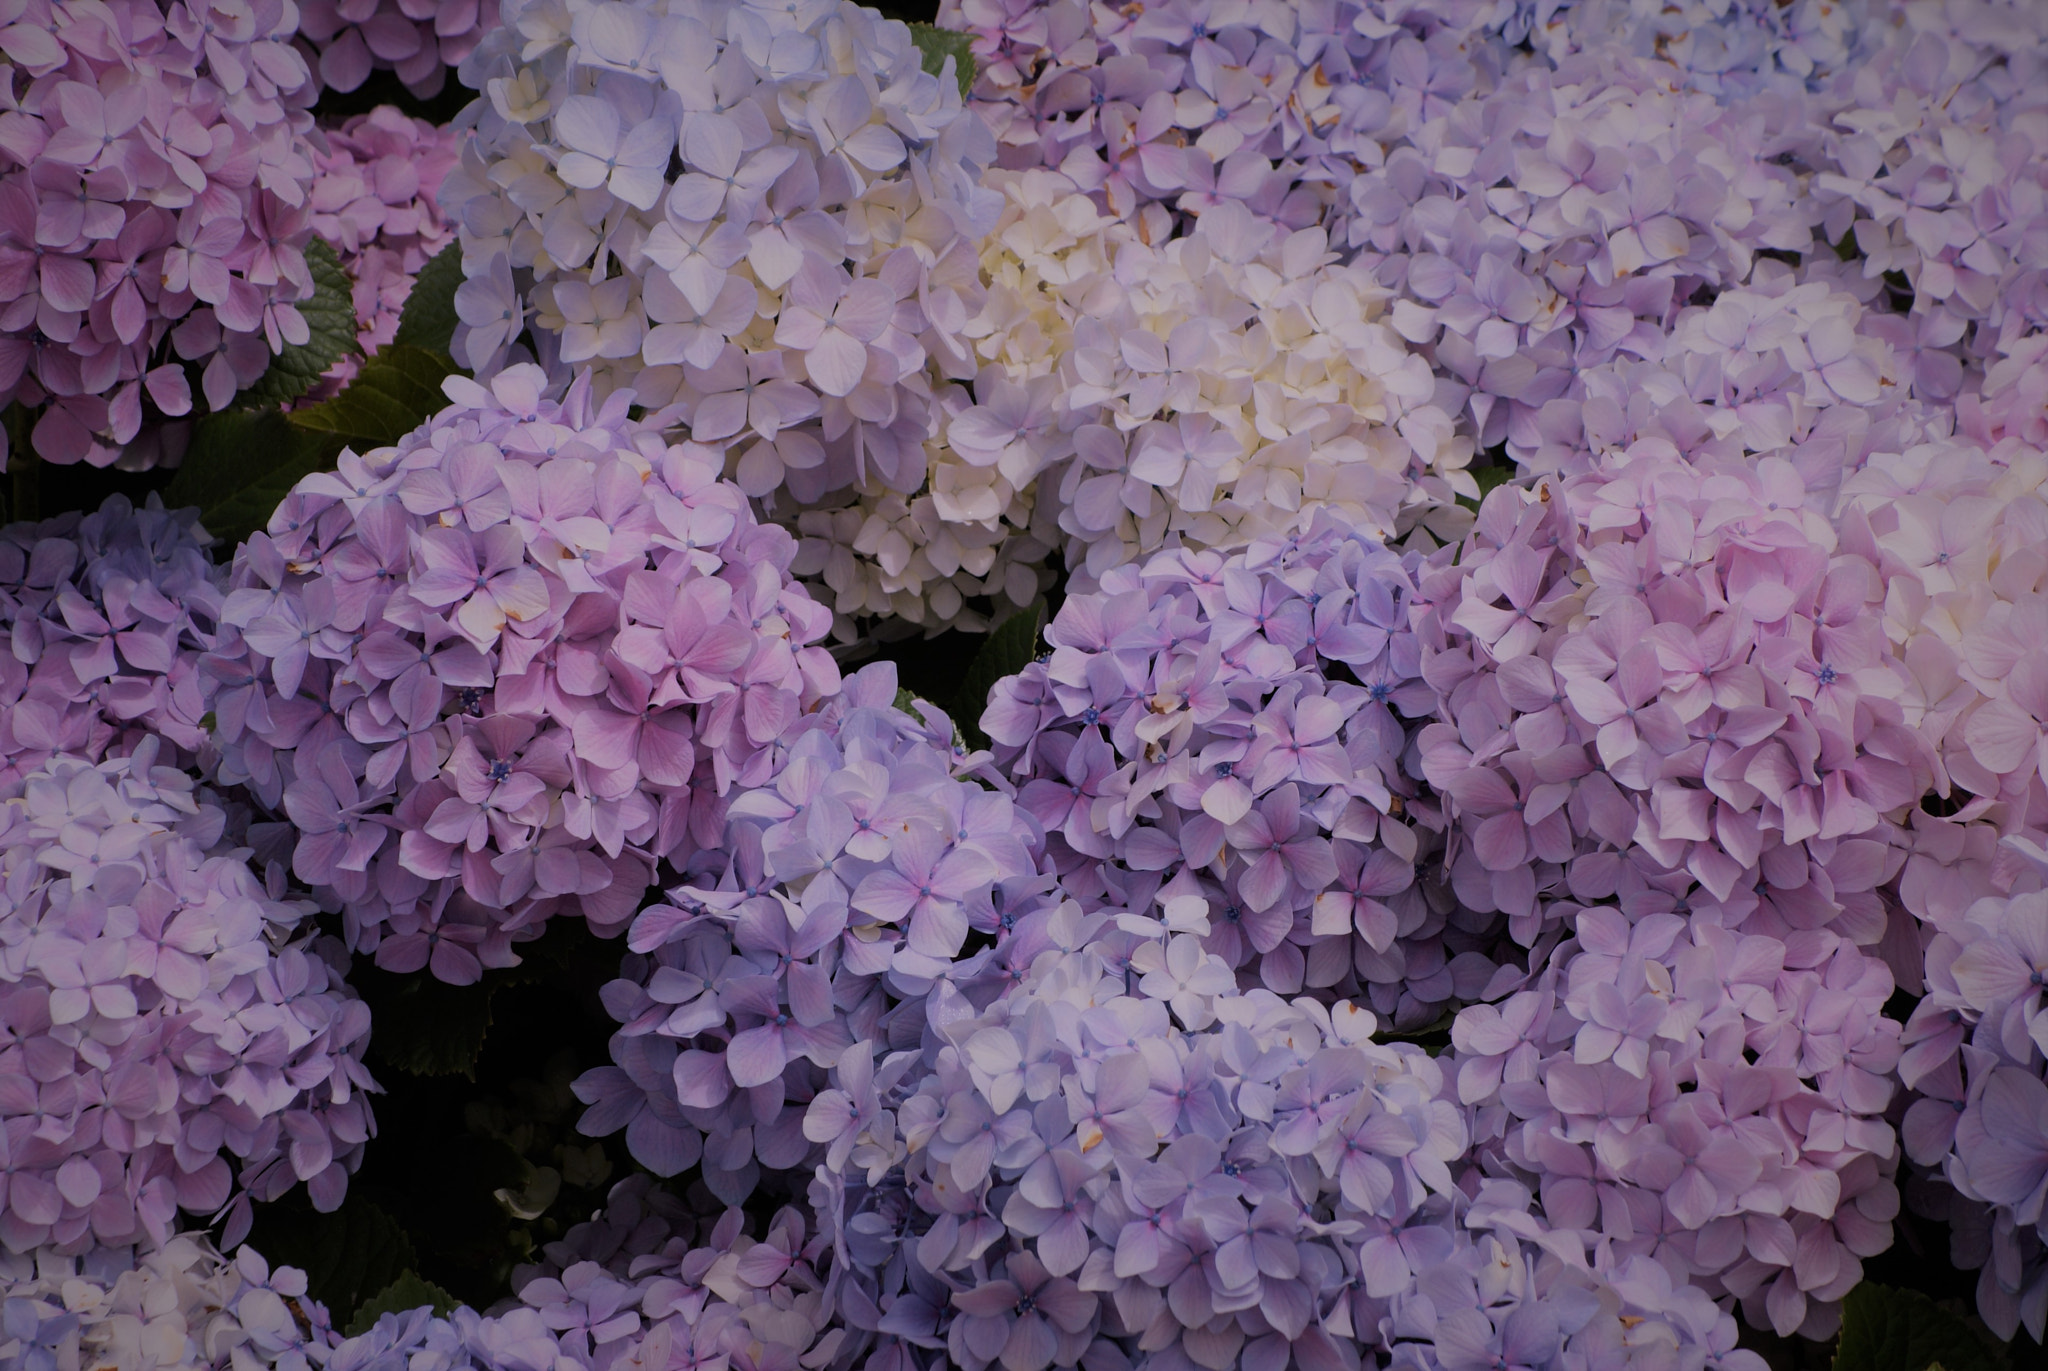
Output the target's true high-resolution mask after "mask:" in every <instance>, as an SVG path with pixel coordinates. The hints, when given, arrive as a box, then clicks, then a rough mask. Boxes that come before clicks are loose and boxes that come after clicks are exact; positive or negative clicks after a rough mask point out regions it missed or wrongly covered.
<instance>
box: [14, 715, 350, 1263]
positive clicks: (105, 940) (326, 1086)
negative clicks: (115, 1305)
mask: <svg viewBox="0 0 2048 1371" xmlns="http://www.w3.org/2000/svg"><path fill="white" fill-rule="evenodd" d="M158 761H159V746H158V744H157V743H156V742H155V741H154V740H152V741H148V742H145V743H144V744H143V745H141V746H140V747H138V748H137V749H136V750H135V751H134V752H132V753H130V754H128V755H126V756H124V757H118V758H114V759H111V760H108V761H105V762H101V763H100V764H98V765H97V766H94V765H93V764H92V763H90V762H87V761H85V760H82V759H79V758H75V757H68V756H59V757H56V758H52V759H51V760H50V761H48V762H46V763H45V764H44V765H42V766H41V767H39V768H37V769H36V770H34V771H32V772H29V773H28V774H27V775H25V776H23V777H22V778H21V780H20V781H19V782H17V783H16V784H15V786H14V787H12V788H13V789H14V791H15V794H14V795H13V796H12V797H11V798H10V799H9V800H8V801H7V803H6V806H5V810H4V812H0V889H4V891H5V894H4V897H0V900H4V910H0V928H4V933H0V1015H4V1018H5V1022H6V1025H7V1029H8V1037H7V1040H6V1045H5V1047H4V1048H0V1063H4V1071H5V1075H6V1079H7V1087H6V1091H5V1095H4V1097H0V1120H4V1124H5V1136H6V1149H7V1153H6V1160H7V1167H8V1188H7V1209H6V1212H5V1214H4V1215H0V1243H4V1244H5V1245H6V1247H7V1248H8V1249H9V1250H10V1251H15V1252H21V1251H28V1250H32V1249H34V1248H36V1247H38V1246H39V1245H41V1244H45V1243H47V1244H51V1245H53V1247H54V1248H55V1249H56V1250H61V1251H66V1252H77V1251H82V1250H85V1249H87V1248H89V1247H92V1246H95V1245H97V1246H106V1247H119V1246H124V1245H127V1244H132V1243H138V1242H141V1243H148V1244H161V1243H163V1242H165V1241H166V1240H168V1239H169V1238H170V1237H171V1235H172V1233H173V1232H174V1231H175V1228H174V1221H175V1220H176V1218H177V1212H178V1211H179V1210H181V1209H182V1210H185V1211H187V1212H189V1213H193V1214H198V1215H202V1216H207V1217H211V1216H214V1215H216V1214H218V1213H220V1212H221V1211H223V1210H229V1209H230V1208H232V1211H233V1212H232V1214H231V1215H230V1218H229V1229H228V1231H229V1233H230V1235H231V1237H232V1235H234V1234H237V1233H241V1232H246V1231H247V1228H248V1223H249V1201H250V1199H251V1198H254V1199H257V1200H268V1199H274V1198H276V1197H277V1196H278V1195H280V1194H282V1193H284V1191H286V1190H288V1189H290V1188H291V1187H292V1186H294V1185H296V1184H298V1183H299V1182H300V1181H304V1182H306V1183H307V1185H308V1189H309V1192H310V1194H311V1195H312V1198H313V1201H314V1203H315V1204H317V1205H319V1206H320V1207H321V1208H323V1209H331V1208H333V1207H334V1206H336V1205H338V1204H339V1203H340V1202H341V1197H342V1194H343V1192H344V1191H345V1189H346V1187H347V1184H348V1172H349V1171H350V1170H352V1169H353V1168H354V1166H355V1164H356V1163H357V1162H358V1161H360V1159H361V1156H362V1145H363V1143H364V1142H365V1141H366V1140H367V1139H368V1137H369V1136H370V1133H371V1131H372V1128H371V1122H370V1115H369V1107H368V1104H367V1101H366V1100H365V1099H364V1098H363V1094H362V1092H363V1091H364V1089H366V1088H370V1087H371V1086H372V1082H371V1080H370V1077H369V1075H368V1074H367V1073H366V1072H365V1071H364V1069H363V1065H362V1061H361V1058H362V1053H363V1048H364V1047H365V1045H366V1044H367V1042H368V1039H369V1031H370V1015H369V1011H368V1010H367V1009H366V1008H365V1007H364V1006H363V1005H362V1004H361V1003H360V1002H359V1001H357V1000H356V999H355V998H354V996H353V995H352V994H350V993H349V992H348V991H347V989H346V988H345V987H344V986H343V985H342V984H341V978H340V976H339V974H338V973H337V971H336V969H335V968H334V966H332V965H330V962H329V960H328V959H329V958H330V957H334V956H337V955H338V953H339V949H338V948H331V947H323V946H320V945H318V944H317V942H316V941H314V940H312V939H311V938H309V937H306V936H301V923H302V921H303V920H304V919H305V916H306V915H307V914H308V913H310V906H308V905H307V904H306V903H305V902H303V901H294V900H288V899H282V898H280V897H279V896H280V893H281V892H279V891H278V890H276V889H274V888H271V887H269V886H266V884H265V883H264V882H263V881H262V880H260V879H259V878H258V877H257V876H256V875H255V874H254V873H253V872H252V871H251V870H250V868H249V864H248V860H247V858H248V856H249V851H248V849H247V848H244V847H238V846H235V845H234V840H233V839H232V838H231V837H229V836H228V833H227V830H228V826H229V822H230V816H229V814H228V813H227V812H226V811H225V810H223V809H222V807H221V806H220V805H219V804H218V803H217V802H215V801H214V800H213V799H212V798H211V797H210V796H208V795H207V794H206V793H204V792H201V791H197V790H196V789H195V787H194V785H193V782H192V780H191V778H190V777H189V776H188V775H187V774H186V773H185V772H184V771H182V770H180V769H179V768H177V767H173V766H160V765H158V764H157V763H158ZM230 1158H233V1160H234V1162H235V1163H237V1164H238V1166H239V1170H237V1169H236V1167H235V1166H231V1164H230V1160H229V1159H230Z"/></svg>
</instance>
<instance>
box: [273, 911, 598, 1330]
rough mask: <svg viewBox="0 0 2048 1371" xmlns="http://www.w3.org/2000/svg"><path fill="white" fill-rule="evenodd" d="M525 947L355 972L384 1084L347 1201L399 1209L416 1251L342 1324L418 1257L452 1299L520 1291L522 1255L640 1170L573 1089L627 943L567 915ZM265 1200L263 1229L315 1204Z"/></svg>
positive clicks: (476, 1302) (285, 1224)
mask: <svg viewBox="0 0 2048 1371" xmlns="http://www.w3.org/2000/svg"><path fill="white" fill-rule="evenodd" d="M519 952H520V955H521V957H522V958H523V959H524V960H523V961H522V963H521V965H519V966H517V967H509V968H501V969H495V970H491V971H487V972H486V973H485V976H484V980H483V982H482V983H481V984H479V985H477V986H448V985H443V984H441V983H439V982H437V981H434V980H433V979H432V978H431V977H430V976H429V975H428V974H427V973H425V972H415V973H411V974H408V975H397V974H394V973H391V972H386V971H380V970H378V969H377V968H376V967H375V966H374V965H372V963H371V959H370V958H368V957H361V958H358V959H357V961H356V963H355V965H354V967H352V968H351V970H350V972H349V982H350V984H352V985H354V986H356V987H357V988H358V989H359V990H360V992H361V993H362V995H363V997H364V999H365V1001H366V1002H368V1004H369V1005H370V1012H371V1021H372V1024H373V1029H372V1034H371V1039H370V1052H369V1065H370V1069H371V1071H372V1072H373V1073H374V1074H375V1075H376V1077H377V1081H378V1084H379V1085H380V1086H382V1087H383V1089H382V1093H380V1094H378V1095H377V1096H376V1097H375V1098H374V1099H373V1101H372V1105H373V1107H374V1108H375V1110H376V1116H377V1136H376V1138H375V1140H374V1141H372V1142H371V1144H370V1146H369V1148H368V1149H367V1151H366V1153H365V1156H364V1159H363V1167H362V1169H361V1170H360V1171H359V1172H357V1173H356V1174H355V1175H354V1176H352V1177H350V1179H349V1197H350V1203H351V1204H352V1205H353V1204H354V1203H356V1202H357V1201H358V1200H361V1201H364V1202H367V1203H369V1204H372V1205H374V1206H375V1207H376V1208H377V1209H378V1210H379V1211H381V1212H382V1213H384V1214H387V1215H389V1216H391V1217H392V1218H393V1219H394V1220H395V1221H396V1223H397V1224H398V1225H399V1227H400V1228H401V1229H402V1230H403V1236H404V1238H405V1241H406V1260H405V1261H404V1263H402V1264H401V1265H398V1266H394V1267H393V1268H392V1269H390V1270H388V1271H380V1272H379V1273H378V1276H379V1279H378V1280H376V1281H375V1282H374V1283H367V1282H366V1283H365V1284H364V1285H363V1287H362V1288H361V1289H358V1290H356V1291H355V1293H354V1294H353V1295H352V1296H351V1297H350V1300H349V1302H348V1303H346V1304H341V1305H331V1306H330V1307H331V1308H333V1309H334V1312H335V1319H336V1323H337V1325H338V1326H346V1325H347V1324H348V1320H349V1318H350V1315H351V1311H353V1310H355V1309H357V1307H358V1302H360V1301H361V1300H364V1299H368V1298H369V1297H370V1296H371V1294H373V1293H374V1292H377V1291H381V1290H383V1289H384V1288H385V1287H386V1286H388V1285H390V1284H391V1283H392V1282H393V1281H395V1280H397V1279H398V1278H399V1276H400V1275H401V1274H402V1273H403V1272H405V1271H410V1272H411V1273H412V1275H413V1276H414V1277H415V1278H417V1279H418V1280H419V1281H421V1282H430V1283H431V1284H432V1285H433V1286H434V1287H437V1288H438V1289H439V1290H440V1291H442V1292H445V1297H446V1298H448V1299H451V1300H455V1301H460V1302H463V1303H467V1304H470V1305H472V1306H474V1307H476V1308H487V1307H489V1306H490V1305H492V1304H494V1303H496V1302H497V1301H498V1300H500V1299H503V1298H504V1297H505V1296H507V1295H508V1294H510V1293H511V1291H510V1289H509V1281H510V1278H511V1274H512V1269H513V1267H515V1266H516V1265H518V1264H519V1263H521V1262H525V1261H531V1260H533V1259H534V1254H535V1253H536V1251H537V1250H538V1249H539V1248H540V1247H541V1246H543V1245H545V1244H547V1243H550V1242H554V1241H556V1240H557V1239H559V1238H561V1237H562V1236H563V1235H564V1234H565V1233H566V1232H567V1231H568V1229H569V1228H570V1227H571V1226H572V1225H574V1224H577V1223H581V1222H583V1221H584V1220H586V1219H588V1218H589V1217H590V1215H591V1214H592V1212H594V1211H595V1210H596V1209H598V1208H599V1207H600V1206H602V1205H603V1203H604V1197H605V1195H606V1193H607V1192H608V1191H609V1190H610V1188H611V1186H612V1185H613V1184H615V1183H616V1182H617V1181H618V1180H619V1178H620V1177H622V1176H624V1175H626V1174H628V1173H629V1172H630V1171H631V1170H632V1169H633V1166H632V1162H631V1159H630V1158H629V1157H628V1155H627V1153H626V1149H625V1145H624V1139H623V1137H622V1136H620V1135H614V1136H613V1137H610V1138H604V1139H594V1138H588V1137H584V1136H582V1135H581V1134H579V1133H578V1132H577V1131H576V1121H577V1119H578V1118H580V1117H581V1116H582V1114H583V1110H584V1106H583V1103H582V1102H581V1101H580V1100H578V1099H577V1098H576V1097H575V1094H574V1092H573V1090H572V1089H571V1086H572V1083H573V1082H574V1081H575V1079H576V1078H577V1076H579V1075H581V1074H582V1073H583V1072H584V1071H587V1070H589V1069H590V1068H591V1067H594V1066H600V1065H602V1064H604V1063H605V1062H606V1061H607V1060H608V1059H609V1058H608V1053H607V1050H606V1041H607V1039H608V1038H609V1037H610V1035H611V1033H612V1031H613V1030H614V1029H616V1028H617V1026H618V1025H617V1024H615V1023H614V1022H612V1020H611V1017H610V1016H609V1015H608V1014H606V1013H605V1011H604V1007H603V1004H602V1002H601V1001H600V999H599V997H598V996H599V991H600V990H601V989H602V987H603V986H604V984H605V982H606V981H608V980H610V979H612V978H613V977H615V976H617V975H618V969H619V958H620V956H621V955H622V953H623V952H624V948H623V947H622V946H621V944H619V943H618V942H616V941H613V942H606V941H602V940H600V939H597V938H595V937H593V936H591V934H590V933H589V931H588V929H587V928H586V927H585V925H584V924H583V922H582V920H580V919H577V918H575V917H574V916H573V915H562V916H558V917H557V918H555V919H554V920H552V921H551V922H550V924H549V926H548V929H547V931H546V933H545V935H544V936H543V937H541V938H540V939H538V940H536V941H534V942H530V943H522V944H521V945H520V947H519ZM257 1212H258V1229H259V1237H260V1236H263V1235H265V1234H267V1233H268V1232H269V1231H270V1228H269V1227H266V1225H271V1226H274V1227H276V1228H278V1229H286V1228H291V1227H292V1226H293V1225H296V1224H297V1223H298V1222H300V1220H301V1219H302V1218H304V1217H305V1216H307V1215H308V1214H309V1213H310V1211H309V1209H308V1207H307V1206H306V1205H305V1203H304V1201H303V1200H302V1199H294V1198H291V1197H287V1198H286V1199H285V1200H282V1201H280V1202H278V1203H277V1204H275V1205H267V1206H259V1208H258V1211H257ZM274 1215H282V1217H278V1218H275V1219H274V1220H273V1217H272V1216H274ZM252 1241H256V1240H255V1239H252ZM256 1246H257V1250H258V1251H261V1252H263V1253H264V1254H265V1255H266V1256H268V1255H269V1249H268V1248H267V1247H265V1246H264V1245H263V1243H262V1242H261V1241H256ZM294 1250H295V1251H296V1250H299V1249H294ZM294 1264H298V1263H296V1262H294ZM424 1302H425V1299H424V1297H422V1298H420V1299H412V1298H408V1299H407V1300H406V1301H405V1303H404V1305H403V1306H393V1307H412V1306H413V1305H416V1304H418V1303H424Z"/></svg>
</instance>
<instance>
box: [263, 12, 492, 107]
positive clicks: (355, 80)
mask: <svg viewBox="0 0 2048 1371" xmlns="http://www.w3.org/2000/svg"><path fill="white" fill-rule="evenodd" d="M497 26H498V0H454V3H451V4H443V3H440V2H439V0H305V3H303V4H301V5H300V6H299V29H298V32H299V38H300V43H299V48H300V51H301V52H303V53H304V54H305V55H306V58H307V61H308V65H310V66H311V67H312V68H313V70H314V72H315V73H316V74H317V75H318V76H319V79H320V84H321V85H322V86H325V87H326V88H327V89H329V90H339V91H350V90H355V89H356V88H357V87H359V86H361V85H362V84H363V82H364V81H366V80H368V79H369V76H370V73H371V72H372V71H389V72H392V73H394V74H396V75H397V77H398V79H399V80H400V81H403V82H404V83H405V86H406V89H407V90H410V91H411V92H412V93H413V94H414V95H417V96H421V97H423V98H432V97H433V96H436V95H438V94H440V93H441V88H442V87H443V86H444V85H446V84H447V81H448V74H449V72H450V71H451V70H453V69H454V68H455V67H456V66H458V65H459V64H460V63H461V61H462V59H463V58H465V57H467V56H469V55H470V53H472V52H474V51H476V46H477V44H478V43H480V42H482V41H483V37H484V35H485V34H486V33H489V32H491V31H492V30H493V29H495V28H497Z"/></svg>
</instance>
